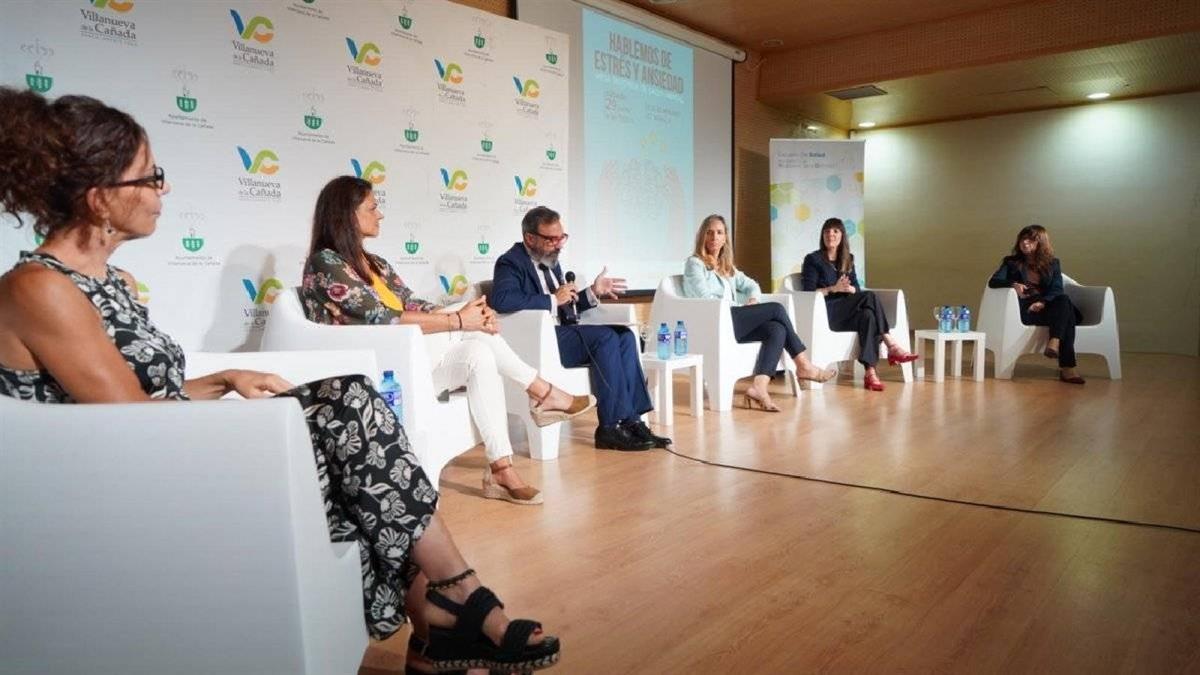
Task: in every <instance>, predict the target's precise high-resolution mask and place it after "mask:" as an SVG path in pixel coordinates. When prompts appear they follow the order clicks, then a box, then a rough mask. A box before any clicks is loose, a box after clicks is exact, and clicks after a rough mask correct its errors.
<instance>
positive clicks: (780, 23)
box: [625, 0, 1028, 51]
mask: <svg viewBox="0 0 1200 675" xmlns="http://www.w3.org/2000/svg"><path fill="white" fill-rule="evenodd" d="M1026 1H1028V0H916V1H912V2H897V1H896V0H816V1H813V0H809V1H805V2H797V0H678V1H677V2H674V3H671V4H654V3H652V2H650V0H625V2H626V3H628V4H630V5H636V6H638V7H641V8H642V9H645V10H648V11H650V12H653V13H655V14H658V15H659V16H662V17H666V18H668V19H671V20H672V21H675V22H677V23H681V24H683V25H685V26H689V27H691V28H694V29H696V30H698V31H700V32H702V33H706V34H708V35H711V36H713V37H716V38H720V39H722V40H724V41H726V42H729V43H731V44H734V45H738V46H741V47H742V48H744V49H747V50H750V49H753V50H762V51H782V50H788V49H795V48H796V47H801V46H804V45H810V44H814V43H818V42H825V41H828V40H836V39H838V38H843V37H846V36H849V35H860V34H863V33H873V32H876V31H881V30H889V29H892V28H898V27H900V26H906V25H909V24H914V23H922V22H925V21H933V20H936V19H943V18H946V17H950V16H956V15H959V14H968V13H971V12H977V11H981V10H986V9H992V8H995V7H1003V6H1005V5H1012V4H1017V3H1020V2H1026ZM772 38H774V39H779V40H783V45H782V47H772V48H764V47H763V46H762V43H763V41H764V40H768V39H772Z"/></svg>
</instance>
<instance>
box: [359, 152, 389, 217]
mask: <svg viewBox="0 0 1200 675" xmlns="http://www.w3.org/2000/svg"><path fill="white" fill-rule="evenodd" d="M350 168H351V169H353V170H354V175H355V176H358V177H359V178H361V179H363V180H365V181H367V182H368V183H370V184H371V185H372V186H374V187H372V188H371V193H372V194H374V195H375V203H376V204H377V205H378V206H379V208H383V207H384V206H387V190H384V189H383V188H382V187H380V186H381V185H383V183H384V181H386V180H387V167H386V166H384V165H383V162H377V161H375V160H371V161H369V162H365V163H364V162H360V161H359V160H357V159H355V158H354V157H351V158H350Z"/></svg>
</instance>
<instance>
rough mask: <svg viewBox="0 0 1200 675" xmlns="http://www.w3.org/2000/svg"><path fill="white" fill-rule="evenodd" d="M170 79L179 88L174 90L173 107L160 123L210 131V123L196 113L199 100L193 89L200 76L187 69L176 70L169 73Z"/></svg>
mask: <svg viewBox="0 0 1200 675" xmlns="http://www.w3.org/2000/svg"><path fill="white" fill-rule="evenodd" d="M171 79H173V80H175V81H176V82H177V83H178V84H179V88H178V89H176V90H175V92H176V93H175V98H174V103H175V105H174V107H173V109H170V110H169V112H168V113H167V116H166V117H164V118H163V120H162V123H163V124H169V125H172V126H177V127H187V128H190V129H209V130H211V129H212V128H213V124H212V122H210V121H209V120H208V118H206V117H205V116H204V115H202V114H200V113H198V112H197V111H198V110H199V109H200V99H199V98H198V97H197V96H196V93H195V90H194V87H195V86H196V83H197V82H198V81H199V79H200V76H199V75H197V74H196V73H194V72H192V71H191V70H188V69H187V68H176V69H174V70H172V71H171Z"/></svg>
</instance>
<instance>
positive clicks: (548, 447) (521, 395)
mask: <svg viewBox="0 0 1200 675" xmlns="http://www.w3.org/2000/svg"><path fill="white" fill-rule="evenodd" d="M474 293H475V297H479V295H491V294H492V281H491V279H488V280H485V281H481V282H479V283H477V284H475V287H474ZM579 322H580V323H581V324H589V325H595V324H599V325H605V324H609V325H620V326H627V327H628V328H629V329H630V330H633V328H634V327H636V326H637V316H636V315H635V314H634V310H633V307H632V306H630V305H600V306H598V307H593V308H592V309H589V310H588V311H586V312H584V313H582V314H581V315H580V316H579ZM554 325H555V324H554V315H553V314H551V313H550V312H547V311H542V310H522V311H520V312H512V313H511V314H501V315H500V335H501V336H503V337H504V339H505V340H506V341H507V342H508V344H509V346H510V347H512V349H513V351H514V352H515V353H516V354H517V356H519V357H521V360H522V361H524V362H525V363H528V364H529V365H531V366H533V367H534V368H536V369H537V371H538V374H540V375H541V376H542V378H543V379H545V380H546V381H547V382H550V383H551V384H553V385H555V386H557V387H559V388H561V389H563V390H564V391H566V392H567V393H569V394H572V395H575V396H582V395H585V394H589V393H591V390H592V386H591V382H590V381H589V378H588V369H587V368H564V367H563V365H562V359H561V358H559V355H558V336H557V335H556V334H555V332H554ZM504 400H505V407H506V408H507V410H508V414H509V415H510V416H515V417H516V418H517V420H518V421H519V422H520V424H521V426H522V427H524V429H525V432H526V436H527V437H528V439H529V456H530V457H532V458H534V459H540V460H550V459H557V458H558V444H559V440H560V436H561V427H562V425H561V424H551V425H550V426H546V427H539V426H537V425H536V424H534V422H533V418H532V417H531V416H530V415H529V395H528V394H527V393H525V390H523V389H521V387H520V386H519V385H517V384H514V383H512V382H509V381H507V380H506V381H505V383H504Z"/></svg>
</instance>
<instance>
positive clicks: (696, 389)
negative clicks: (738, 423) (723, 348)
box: [642, 354, 704, 426]
mask: <svg viewBox="0 0 1200 675" xmlns="http://www.w3.org/2000/svg"><path fill="white" fill-rule="evenodd" d="M703 368H704V355H703V354H686V355H684V356H672V357H671V358H669V359H666V360H664V359H660V358H658V357H657V356H654V355H651V354H642V369H644V370H645V371H646V379H647V381H648V383H649V385H650V400H651V401H653V402H654V410H653V411H652V412H651V413H650V414H651V417H652V418H653V419H654V420H655V421H656V422H657V423H658V424H665V425H666V426H672V425H674V423H675V390H674V387H672V386H671V382H672V378H673V374H674V372H675V371H676V370H685V369H686V370H690V371H691V373H690V374H689V376H690V377H691V385H692V387H691V391H692V400H691V404H692V417H703V416H704V378H703V376H702V375H701V372H702V371H703ZM651 373H653V375H651Z"/></svg>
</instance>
